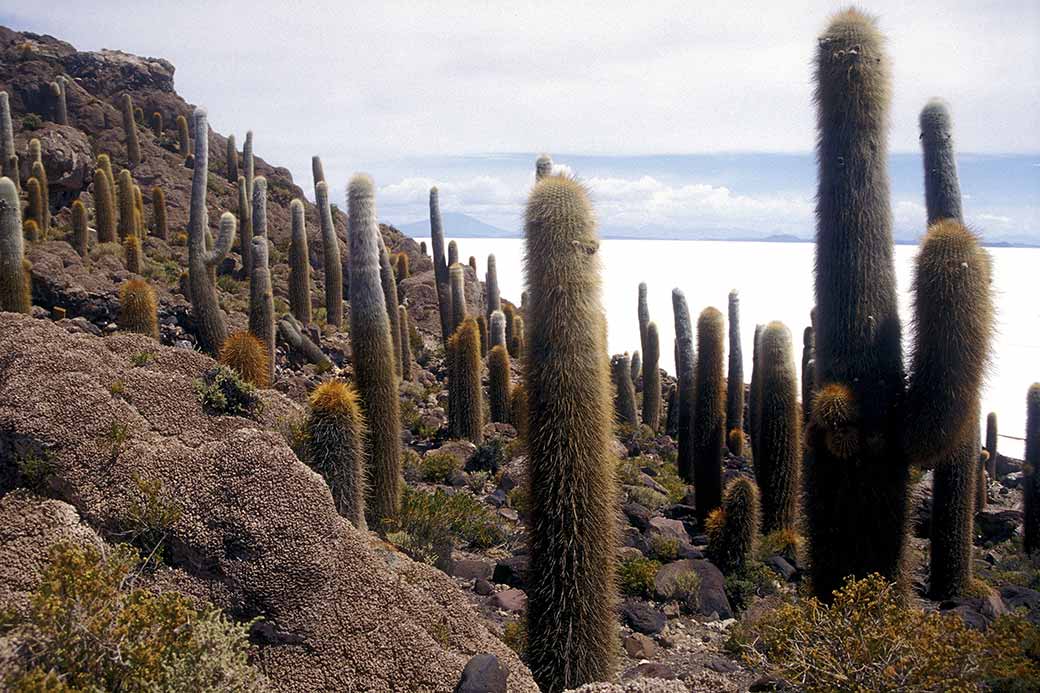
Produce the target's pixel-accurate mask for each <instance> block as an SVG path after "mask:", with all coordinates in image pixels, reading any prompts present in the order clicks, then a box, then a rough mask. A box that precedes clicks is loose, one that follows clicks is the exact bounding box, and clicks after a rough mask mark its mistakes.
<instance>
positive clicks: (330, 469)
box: [306, 380, 365, 529]
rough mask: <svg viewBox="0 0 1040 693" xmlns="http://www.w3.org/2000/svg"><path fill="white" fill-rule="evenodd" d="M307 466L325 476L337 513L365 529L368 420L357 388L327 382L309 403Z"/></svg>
mask: <svg viewBox="0 0 1040 693" xmlns="http://www.w3.org/2000/svg"><path fill="white" fill-rule="evenodd" d="M308 404H309V405H310V411H309V412H308V415H307V423H306V433H307V435H306V440H307V454H306V458H307V464H308V465H310V467H311V468H313V469H314V470H315V471H316V472H318V473H319V474H321V475H322V477H323V478H324V479H325V481H326V483H328V485H329V491H331V492H332V500H333V501H335V503H336V512H338V513H339V514H340V515H342V516H343V517H345V518H347V520H349V521H350V522H351V523H352V524H353V525H354V526H355V527H358V528H360V529H364V528H365V419H364V417H363V416H362V414H361V408H360V407H359V405H358V396H357V393H356V392H355V391H354V389H353V388H352V387H351V386H350V385H348V384H347V383H345V382H343V381H342V380H327V381H325V382H324V383H322V384H321V385H319V386H318V387H317V388H315V390H314V393H313V394H312V395H311V397H310V400H309V401H308Z"/></svg>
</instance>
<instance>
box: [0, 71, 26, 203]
mask: <svg viewBox="0 0 1040 693" xmlns="http://www.w3.org/2000/svg"><path fill="white" fill-rule="evenodd" d="M0 169H2V170H0V175H2V176H5V177H7V178H8V179H9V180H10V181H11V183H12V184H13V185H14V189H15V192H18V191H19V190H20V187H21V186H20V181H19V177H18V152H17V151H16V150H15V146H14V125H13V124H12V123H11V101H10V99H9V97H8V95H7V92H6V91H0Z"/></svg>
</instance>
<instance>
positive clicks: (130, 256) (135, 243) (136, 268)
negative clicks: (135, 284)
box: [123, 234, 144, 274]
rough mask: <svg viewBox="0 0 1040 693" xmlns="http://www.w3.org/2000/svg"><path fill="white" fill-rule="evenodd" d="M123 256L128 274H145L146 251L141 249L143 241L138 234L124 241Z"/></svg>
mask: <svg viewBox="0 0 1040 693" xmlns="http://www.w3.org/2000/svg"><path fill="white" fill-rule="evenodd" d="M123 254H124V255H125V259H126V271H127V272H133V273H134V274H143V273H144V250H143V249H142V248H141V239H140V238H139V237H138V236H137V235H136V234H131V235H129V236H127V237H126V238H125V239H124V240H123Z"/></svg>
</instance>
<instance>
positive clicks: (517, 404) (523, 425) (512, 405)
mask: <svg viewBox="0 0 1040 693" xmlns="http://www.w3.org/2000/svg"><path fill="white" fill-rule="evenodd" d="M509 421H510V423H512V424H513V428H515V429H516V439H517V440H519V441H522V442H524V441H526V440H527V389H526V388H525V387H524V384H523V383H517V384H516V385H515V386H514V387H513V393H512V394H511V395H510V396H509Z"/></svg>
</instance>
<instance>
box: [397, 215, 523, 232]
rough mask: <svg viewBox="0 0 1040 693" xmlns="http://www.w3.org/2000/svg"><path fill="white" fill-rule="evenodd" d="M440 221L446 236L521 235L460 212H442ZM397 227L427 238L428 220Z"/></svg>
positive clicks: (402, 230)
mask: <svg viewBox="0 0 1040 693" xmlns="http://www.w3.org/2000/svg"><path fill="white" fill-rule="evenodd" d="M441 223H442V224H443V225H444V235H445V236H447V237H448V238H453V237H454V238H520V237H521V235H522V234H521V233H520V232H519V231H506V230H505V229H500V228H498V227H497V226H492V225H491V224H488V223H486V222H483V221H481V220H480V219H477V218H475V217H471V216H470V215H468V214H463V213H461V212H443V213H442V214H441ZM397 229H398V230H399V231H401V233H404V234H406V235H408V236H412V237H418V238H428V237H429V235H430V220H429V219H423V220H422V221H413V222H409V223H407V224H401V225H400V226H397Z"/></svg>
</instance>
